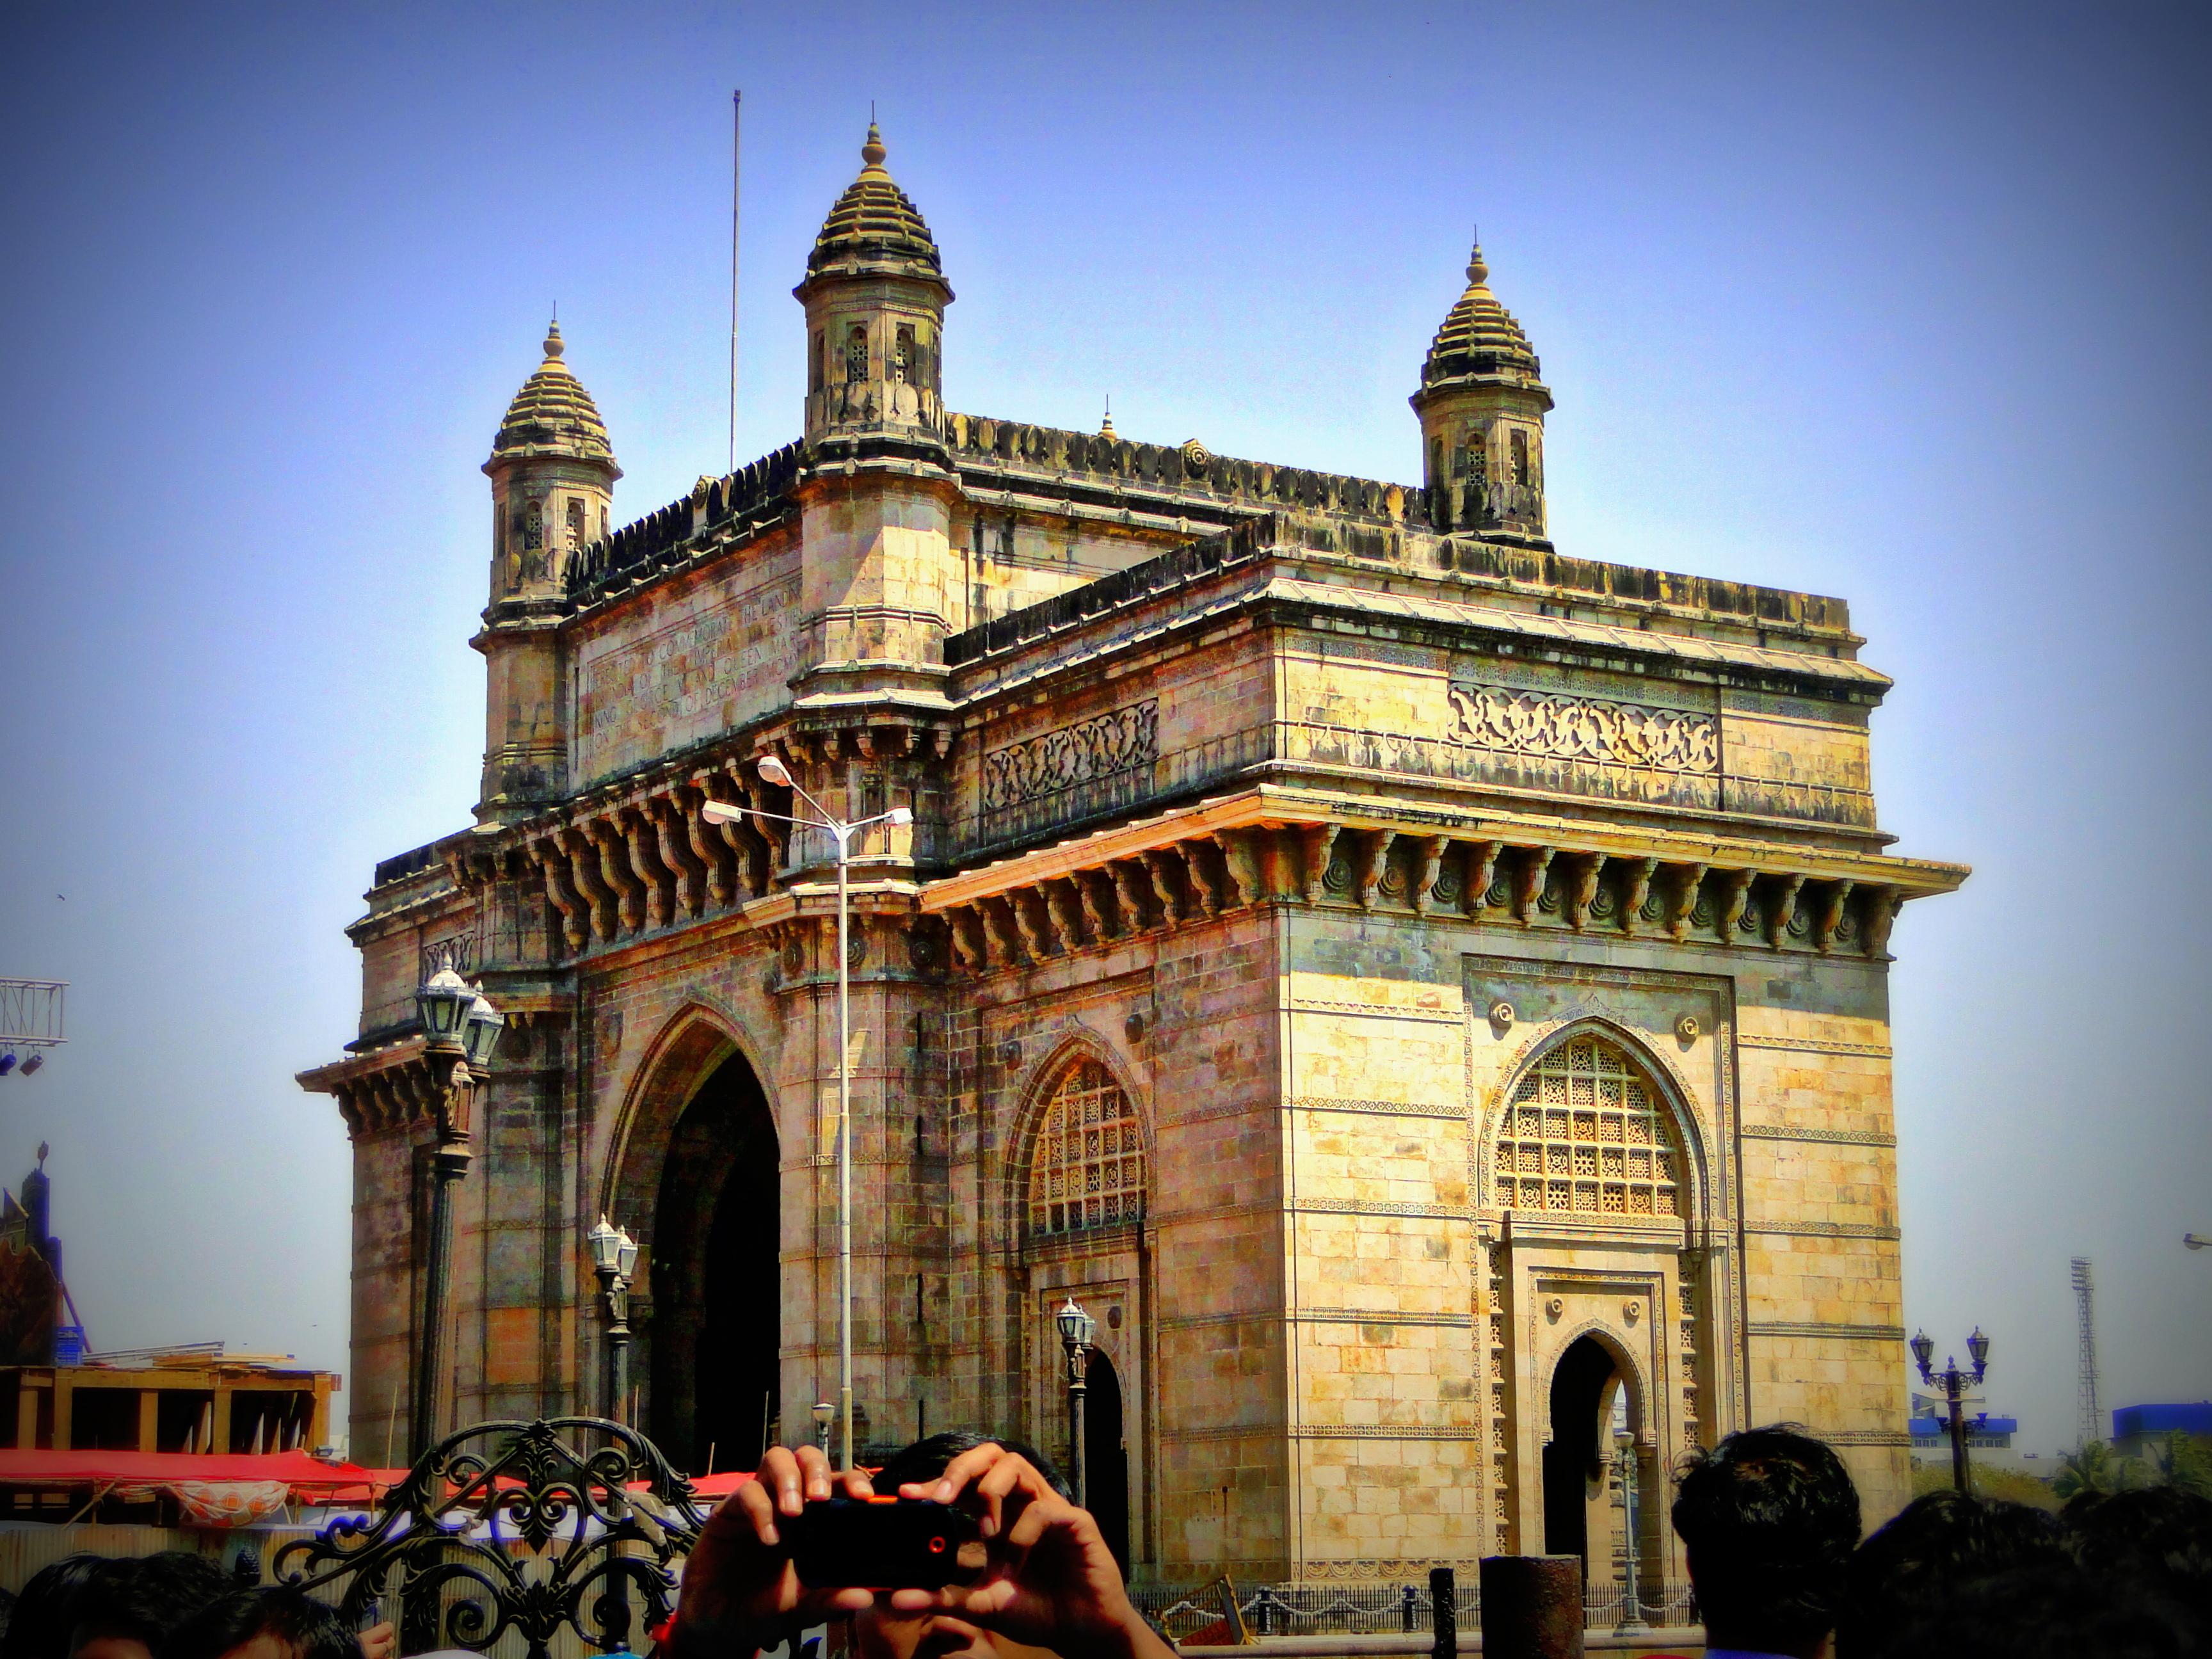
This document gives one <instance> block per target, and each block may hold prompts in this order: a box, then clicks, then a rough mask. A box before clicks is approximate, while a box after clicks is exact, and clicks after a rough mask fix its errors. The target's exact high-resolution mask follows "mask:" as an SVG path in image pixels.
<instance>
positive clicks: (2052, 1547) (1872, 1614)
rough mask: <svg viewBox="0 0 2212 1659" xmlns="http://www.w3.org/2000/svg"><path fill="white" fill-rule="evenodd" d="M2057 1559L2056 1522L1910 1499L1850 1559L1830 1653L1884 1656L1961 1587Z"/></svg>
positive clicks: (1973, 1502)
mask: <svg viewBox="0 0 2212 1659" xmlns="http://www.w3.org/2000/svg"><path fill="white" fill-rule="evenodd" d="M2065 1559H2066V1555H2065V1550H2064V1547H2063V1542H2062V1541H2061V1539H2060V1535H2059V1530H2058V1517H2057V1516H2054V1515H2051V1514H2049V1513H2047V1512H2046V1511H2045V1510H2038V1509H2031V1508H2029V1507H2028V1506H2027V1504H2010V1503H2001V1502H1993V1501H1988V1500H1984V1499H1983V1498H1970V1497H1968V1496H1967V1495H1966V1493H1964V1492H1929V1493H1928V1494H1927V1495H1926V1496H1925V1497H1922V1498H1914V1499H1913V1500H1912V1501H1911V1503H1910V1504H1906V1505H1905V1508H1904V1509H1903V1510H1900V1511H1899V1513H1898V1514H1897V1515H1896V1516H1894V1517H1893V1518H1892V1519H1891V1520H1890V1521H1889V1522H1887V1524H1886V1525H1884V1526H1883V1527H1881V1528H1880V1529H1879V1530H1878V1531H1876V1532H1875V1534H1874V1535H1873V1536H1872V1537H1870V1538H1869V1539H1868V1540H1867V1541H1866V1542H1865V1543H1863V1544H1862V1545H1860V1546H1859V1547H1858V1549H1857V1552H1856V1553H1854V1554H1853V1555H1852V1557H1851V1562H1850V1571H1849V1574H1848V1577H1847V1583H1848V1585H1849V1594H1848V1595H1847V1596H1846V1597H1845V1600H1844V1612H1843V1616H1842V1618H1841V1619H1840V1620H1838V1621H1837V1626H1836V1652H1837V1654H1838V1656H1839V1659H1862V1656H1867V1655H1875V1654H1881V1653H1882V1652H1885V1651H1886V1650H1887V1648H1888V1646H1889V1644H1891V1643H1892V1642H1893V1641H1895V1640H1896V1639H1897V1638H1898V1637H1899V1635H1900V1634H1901V1633H1902V1632H1904V1631H1905V1628H1906V1627H1907V1626H1910V1625H1911V1624H1912V1623H1913V1622H1914V1621H1915V1620H1918V1619H1920V1618H1922V1617H1923V1616H1925V1615H1928V1614H1930V1613H1936V1612H1938V1611H1940V1610H1941V1609H1942V1608H1945V1607H1949V1606H1951V1605H1952V1604H1953V1603H1954V1601H1955V1599H1956V1598H1957V1596H1958V1595H1959V1593H1960V1591H1961V1590H1962V1589H1965V1588H1966V1586H1967V1585H1969V1584H1972V1583H1977V1582H1978V1581H1980V1580H1982V1579H1985V1578H1995V1577H2002V1576H2003V1575H2004V1574H2007V1573H2010V1572H2014V1571H2027V1570H2049V1569H2052V1568H2055V1567H2057V1566H2059V1565H2063V1563H2064V1561H2065Z"/></svg>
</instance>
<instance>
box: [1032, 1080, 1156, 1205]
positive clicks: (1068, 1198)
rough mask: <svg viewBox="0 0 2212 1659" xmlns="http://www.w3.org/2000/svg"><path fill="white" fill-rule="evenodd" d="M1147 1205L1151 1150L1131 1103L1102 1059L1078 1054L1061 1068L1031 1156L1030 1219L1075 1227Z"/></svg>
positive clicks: (1046, 1106) (1046, 1105)
mask: <svg viewBox="0 0 2212 1659" xmlns="http://www.w3.org/2000/svg"><path fill="white" fill-rule="evenodd" d="M1144 1213H1145V1150H1144V1143H1143V1141H1142V1139H1141V1138H1140V1137H1139V1133H1138V1129H1137V1113H1136V1109H1135V1108H1134V1107H1133V1106H1131V1105H1130V1104H1129V1097H1128V1096H1127V1095H1125V1094H1123V1093H1122V1092H1121V1086H1120V1085H1118V1084H1116V1083H1115V1081H1114V1079H1113V1078H1112V1076H1111V1075H1109V1073H1108V1072H1107V1070H1106V1068H1105V1067H1104V1066H1101V1065H1100V1064H1099V1063H1098V1062H1097V1060H1078V1061H1076V1062H1075V1064H1074V1065H1073V1066H1069V1067H1068V1068H1067V1069H1066V1071H1065V1072H1063V1073H1060V1081H1059V1083H1058V1084H1057V1085H1054V1088H1053V1091H1052V1097H1051V1099H1049V1100H1048V1101H1047V1102H1046V1103H1045V1109H1044V1121H1043V1122H1042V1123H1041V1124H1040V1125H1038V1127H1037V1138H1036V1154H1035V1156H1034V1157H1033V1158H1031V1159H1030V1230H1031V1231H1035V1232H1037V1233H1071V1232H1074V1231H1077V1230H1078V1229H1080V1228H1084V1227H1111V1226H1114V1225H1116V1224H1117V1223H1120V1222H1124V1221H1134V1220H1136V1219H1138V1218H1139V1217H1141V1216H1142V1215H1143V1214H1144Z"/></svg>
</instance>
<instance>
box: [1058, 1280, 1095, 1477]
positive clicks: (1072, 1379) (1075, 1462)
mask: <svg viewBox="0 0 2212 1659" xmlns="http://www.w3.org/2000/svg"><path fill="white" fill-rule="evenodd" d="M1053 1318H1054V1323H1056V1324H1057V1325H1058V1326H1059V1327H1060V1346H1061V1347H1062V1348H1063V1349H1065V1350H1066V1353H1067V1480H1068V1484H1069V1485H1070V1486H1073V1487H1074V1488H1075V1503H1076V1507H1077V1508H1079V1509H1086V1510H1087V1509H1089V1508H1090V1507H1091V1476H1090V1472H1089V1471H1088V1470H1087V1469H1085V1468H1084V1457H1083V1452H1084V1445H1083V1396H1084V1393H1085V1383H1084V1380H1083V1373H1084V1369H1085V1356H1086V1355H1087V1353H1088V1352H1089V1351H1090V1348H1091V1337H1092V1335H1093V1334H1095V1333H1096V1332H1097V1328H1098V1322H1097V1321H1096V1320H1094V1319H1093V1318H1091V1316H1090V1315H1089V1314H1087V1313H1085V1312H1084V1311H1083V1306H1082V1304H1080V1303H1079V1302H1078V1301H1076V1299H1075V1298H1074V1297H1072V1296H1071V1297H1068V1298H1067V1303H1066V1306H1064V1307H1062V1308H1061V1309H1060V1311H1059V1312H1058V1313H1057V1314H1055V1315H1054V1316H1053Z"/></svg>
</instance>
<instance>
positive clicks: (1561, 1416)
mask: <svg viewBox="0 0 2212 1659" xmlns="http://www.w3.org/2000/svg"><path fill="white" fill-rule="evenodd" d="M1619 1374H1620V1373H1619V1369H1618V1367H1617V1366H1616V1365H1615V1364H1614V1363H1613V1355H1612V1354H1611V1353H1610V1352H1607V1350H1606V1348H1605V1346H1604V1345H1603V1344H1601V1343H1600V1342H1599V1341H1598V1340H1597V1339H1596V1338H1595V1337H1591V1336H1579V1337H1577V1338H1576V1339H1575V1340H1573V1341H1572V1342H1571V1343H1569V1344H1568V1345H1567V1346H1566V1349H1565V1352H1562V1353H1561V1354H1560V1355H1559V1363H1558V1364H1556V1365H1554V1366H1553V1368H1552V1397H1551V1408H1552V1437H1551V1440H1550V1441H1549V1442H1548V1443H1547V1444H1546V1445H1545V1447H1544V1454H1543V1455H1544V1553H1546V1554H1547V1555H1579V1556H1581V1557H1582V1558H1583V1582H1584V1583H1589V1579H1590V1577H1591V1575H1592V1569H1591V1564H1590V1543H1591V1539H1590V1527H1589V1509H1590V1498H1591V1495H1592V1492H1593V1490H1594V1489H1595V1490H1602V1489H1603V1486H1604V1484H1605V1455H1606V1450H1607V1449H1606V1447H1605V1446H1604V1444H1603V1441H1602V1438H1601V1437H1602V1435H1603V1432H1604V1426H1605V1425H1604V1419H1605V1418H1606V1417H1607V1415H1608V1413H1607V1407H1609V1405H1610V1404H1611V1401H1612V1398H1613V1388H1614V1386H1615V1382H1616V1379H1617V1378H1618V1376H1619Z"/></svg>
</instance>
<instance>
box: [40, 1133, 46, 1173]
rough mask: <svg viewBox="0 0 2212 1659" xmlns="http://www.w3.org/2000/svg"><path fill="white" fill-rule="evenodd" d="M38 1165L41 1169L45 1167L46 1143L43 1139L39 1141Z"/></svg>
mask: <svg viewBox="0 0 2212 1659" xmlns="http://www.w3.org/2000/svg"><path fill="white" fill-rule="evenodd" d="M39 1167H40V1169H41V1170H43V1169H45V1168H46V1142H45V1141H43V1140H42V1141H40V1143H39Z"/></svg>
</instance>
